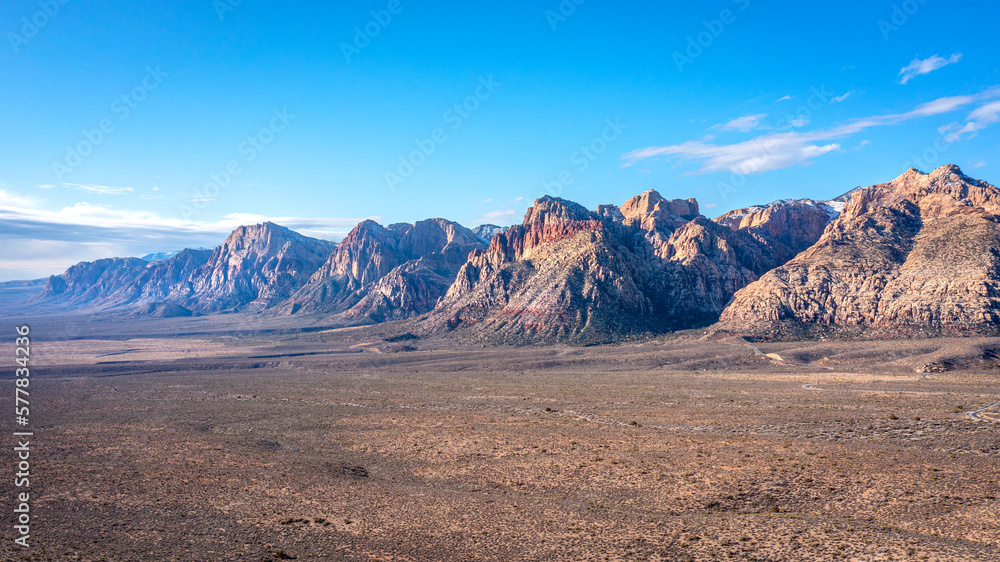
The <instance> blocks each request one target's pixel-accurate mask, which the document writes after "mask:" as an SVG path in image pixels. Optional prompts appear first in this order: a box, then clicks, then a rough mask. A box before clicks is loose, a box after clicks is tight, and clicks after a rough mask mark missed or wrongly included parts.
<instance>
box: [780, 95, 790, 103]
mask: <svg viewBox="0 0 1000 562" xmlns="http://www.w3.org/2000/svg"><path fill="white" fill-rule="evenodd" d="M790 99H792V96H784V97H781V98H778V102H783V101H788V100H790Z"/></svg>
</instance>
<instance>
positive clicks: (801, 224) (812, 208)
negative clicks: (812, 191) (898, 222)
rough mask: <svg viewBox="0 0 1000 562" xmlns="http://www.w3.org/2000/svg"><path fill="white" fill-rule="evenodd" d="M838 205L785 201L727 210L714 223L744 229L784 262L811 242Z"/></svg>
mask: <svg viewBox="0 0 1000 562" xmlns="http://www.w3.org/2000/svg"><path fill="white" fill-rule="evenodd" d="M842 208H843V203H839V202H836V201H824V202H817V201H813V200H811V199H798V200H785V201H776V202H774V203H771V204H769V205H762V206H755V207H747V208H745V209H737V210H735V211H730V212H728V213H726V214H724V215H722V216H719V217H716V219H715V222H717V223H719V224H721V225H724V226H727V227H729V228H731V229H733V230H742V231H745V232H747V233H748V234H750V235H751V236H753V238H754V239H755V240H757V241H758V242H760V243H761V245H763V246H764V248H765V249H766V251H768V252H771V253H772V254H773V255H774V261H775V262H777V263H784V262H786V261H788V260H790V259H792V258H793V257H795V256H796V255H797V254H798V253H799V252H802V251H803V250H805V249H807V248H809V247H810V246H812V245H813V244H815V243H816V241H818V240H819V238H820V236H822V235H823V231H824V230H826V226H827V225H828V224H830V221H832V220H833V219H834V218H836V217H837V216H838V215H839V214H840V209H842Z"/></svg>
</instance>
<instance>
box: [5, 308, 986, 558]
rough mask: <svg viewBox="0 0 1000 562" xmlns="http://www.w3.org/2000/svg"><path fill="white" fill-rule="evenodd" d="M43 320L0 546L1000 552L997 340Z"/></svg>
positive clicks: (182, 554)
mask: <svg viewBox="0 0 1000 562" xmlns="http://www.w3.org/2000/svg"><path fill="white" fill-rule="evenodd" d="M11 322H12V321H11ZM178 322H179V323H178V324H176V325H175V326H173V327H171V326H170V325H168V324H169V323H168V324H164V325H163V327H162V330H163V331H166V332H169V331H173V332H175V333H184V332H185V331H187V332H191V331H192V330H188V329H187V328H185V327H186V326H190V324H183V323H181V322H182V321H178ZM185 322H201V320H190V321H185ZM8 324H10V325H11V326H13V324H12V323H10V322H8ZM51 325H53V326H54V325H57V324H51ZM45 327H46V324H44V323H41V324H39V327H38V328H36V329H35V331H34V333H35V337H36V342H37V343H36V349H35V352H36V353H37V355H38V357H37V362H36V371H35V372H34V374H33V377H34V378H33V385H32V389H33V393H32V398H33V400H34V401H35V403H34V405H33V412H32V413H33V426H34V429H35V430H36V431H38V435H37V438H36V441H35V443H34V445H35V447H36V450H35V454H36V455H37V456H35V457H34V461H35V462H34V464H33V471H34V472H35V476H34V479H33V482H32V484H33V485H32V491H33V492H35V493H36V494H37V499H36V500H35V503H34V505H33V506H32V509H33V513H34V517H35V520H34V525H33V527H32V539H33V544H34V545H35V546H34V547H33V548H32V549H31V550H29V551H24V550H22V549H19V548H15V547H14V545H13V543H12V541H11V534H12V532H11V531H10V525H7V526H6V528H7V529H8V531H6V532H5V536H6V537H8V538H7V539H6V540H5V541H4V543H3V546H2V547H0V553H2V554H0V558H5V559H12V560H19V559H24V560H102V559H104V560H281V559H297V560H311V559H317V560H341V559H342V560H472V559H477V560H483V559H486V560H627V559H634V560H727V559H732V560H1000V519H998V518H997V517H996V513H997V510H998V508H1000V481H998V480H1000V467H998V461H1000V433H998V432H1000V425H998V424H996V423H993V421H997V420H998V419H1000V418H998V417H997V414H996V410H986V411H983V412H980V414H979V415H980V416H981V417H980V418H979V419H974V417H975V416H974V415H972V414H970V413H971V412H975V411H977V410H980V409H983V408H987V407H988V406H991V405H994V404H996V403H997V402H998V401H1000V386H998V385H997V378H998V377H997V374H998V372H1000V371H997V370H995V369H993V368H991V367H992V366H993V365H994V364H995V363H994V361H993V360H992V359H991V358H990V357H989V356H988V354H987V355H986V356H985V358H984V356H983V355H982V353H979V352H982V350H983V349H991V346H992V345H995V344H997V343H998V342H996V341H993V340H924V341H912V342H896V343H891V344H883V343H877V342H874V343H871V342H869V343H864V342H861V343H848V344H843V343H841V344H838V343H830V342H825V343H819V342H810V343H801V344H767V345H758V346H757V347H758V348H759V349H758V350H754V349H751V348H750V347H747V346H746V345H745V344H743V342H737V341H720V342H711V341H702V340H700V339H698V338H699V334H688V335H683V336H679V337H676V338H672V339H669V340H664V341H659V342H651V343H646V344H641V345H640V344H637V345H623V346H611V347H591V348H571V347H541V348H528V349H513V348H510V349H490V348H481V347H478V346H477V347H476V348H470V347H460V346H457V345H455V344H453V343H451V342H448V341H446V340H431V341H428V340H420V339H412V338H393V341H386V337H385V333H383V332H379V331H377V330H367V329H361V330H334V331H330V330H317V331H315V332H313V333H281V332H280V331H279V332H276V333H255V334H247V333H242V332H239V331H234V330H233V325H232V324H226V325H221V327H220V328H219V329H218V330H216V331H215V332H212V331H211V330H203V331H202V332H201V333H199V334H198V335H192V336H190V337H162V336H155V334H154V335H150V334H149V333H145V332H150V330H146V329H144V328H142V327H141V326H139V327H135V326H131V327H128V326H125V325H124V324H121V325H119V327H118V329H119V330H120V331H121V332H122V334H125V333H129V332H131V333H142V334H141V335H142V336H143V337H137V338H130V337H128V336H126V335H122V334H118V335H114V332H115V329H113V328H111V327H108V326H104V327H103V328H102V329H101V330H92V331H91V332H88V333H87V334H85V335H83V336H80V338H81V339H72V340H65V339H63V340H62V341H51V340H50V341H47V340H46V339H45V337H44V331H43V330H44V329H46V328H45ZM126 327H128V328H130V329H128V330H126V329H124V328H126ZM158 329H160V328H158ZM11 347H12V346H11ZM977 350H978V351H977ZM758 351H759V352H760V353H758ZM977 353H979V354H978V355H977ZM10 379H11V377H7V378H5V380H4V383H3V388H5V389H6V390H5V391H4V394H5V395H6V396H7V397H11V396H12V395H13V384H12V381H11V380H10ZM4 400H8V401H10V402H12V401H13V400H12V398H5V399H4ZM3 422H4V423H5V424H7V425H5V426H4V427H5V430H6V431H8V433H9V432H11V431H14V426H13V424H12V420H11V419H10V417H9V416H4V418H3ZM12 463H13V459H12V458H8V460H6V461H4V462H3V465H4V466H8V467H11V466H12ZM7 470H11V468H8V469H7ZM13 494H14V487H13V483H12V478H10V477H3V478H0V496H2V497H4V498H11V497H12V496H13ZM4 501H5V504H4V505H8V506H9V505H10V503H9V500H6V499H5V500H4ZM7 511H8V512H9V509H8V510H7ZM5 517H7V518H8V519H9V518H10V517H11V515H7V516H5Z"/></svg>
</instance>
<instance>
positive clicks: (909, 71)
mask: <svg viewBox="0 0 1000 562" xmlns="http://www.w3.org/2000/svg"><path fill="white" fill-rule="evenodd" d="M961 60H962V53H955V54H954V55H951V56H950V57H948V58H943V57H940V56H938V55H934V56H933V57H931V58H928V59H924V60H920V59H913V61H912V62H910V64H908V65H906V66H904V67H903V69H902V70H900V71H899V75H900V76H902V78H901V79H900V81H899V83H900V84H906V83H908V82H909V81H910V80H912V79H914V78H916V77H917V76H922V75H924V74H930V73H931V72H934V71H935V70H938V69H939V68H944V67H946V66H948V65H949V64H955V63H958V62H959V61H961Z"/></svg>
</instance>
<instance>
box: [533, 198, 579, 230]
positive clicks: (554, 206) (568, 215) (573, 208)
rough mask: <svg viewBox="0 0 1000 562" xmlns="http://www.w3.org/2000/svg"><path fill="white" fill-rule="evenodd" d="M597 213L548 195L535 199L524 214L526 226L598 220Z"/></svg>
mask: <svg viewBox="0 0 1000 562" xmlns="http://www.w3.org/2000/svg"><path fill="white" fill-rule="evenodd" d="M597 218H598V217H597V215H596V214H594V213H592V212H590V211H589V210H587V208H586V207H584V206H583V205H580V204H579V203H574V202H572V201H567V200H566V199H561V198H559V197H552V196H550V195H546V196H544V197H542V198H541V199H538V200H537V201H535V204H534V205H533V206H532V207H531V208H530V209H528V212H527V213H525V215H524V221H523V222H522V223H521V224H523V225H524V226H531V225H540V226H545V225H550V224H557V223H561V222H567V221H588V220H597Z"/></svg>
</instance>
